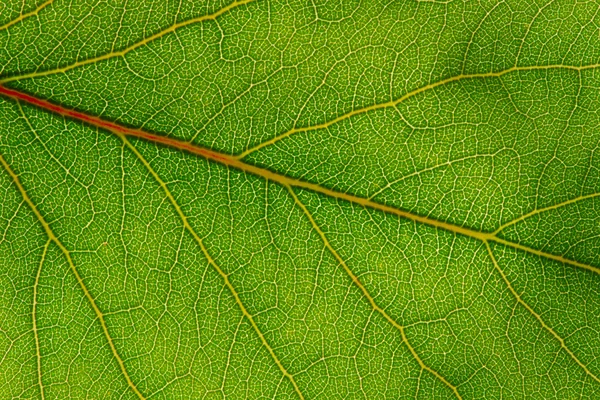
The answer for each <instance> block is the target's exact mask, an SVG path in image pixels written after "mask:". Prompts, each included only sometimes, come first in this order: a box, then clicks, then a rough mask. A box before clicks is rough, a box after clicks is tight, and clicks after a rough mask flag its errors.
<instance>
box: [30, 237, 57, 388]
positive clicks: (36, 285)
mask: <svg viewBox="0 0 600 400" xmlns="http://www.w3.org/2000/svg"><path fill="white" fill-rule="evenodd" d="M50 243H52V240H51V239H48V241H47V242H46V244H45V245H44V251H43V252H42V259H41V260H40V265H39V267H38V269H37V273H36V274H35V283H34V284H33V309H32V312H31V314H32V316H31V319H32V322H33V337H34V339H35V355H36V358H37V375H38V385H39V387H40V397H41V398H42V400H44V399H45V398H46V397H45V395H44V384H43V383H42V352H41V350H40V337H39V331H38V326H37V304H38V302H37V297H38V290H39V286H40V276H41V275H42V266H43V265H44V261H45V260H46V255H47V254H48V248H49V247H50Z"/></svg>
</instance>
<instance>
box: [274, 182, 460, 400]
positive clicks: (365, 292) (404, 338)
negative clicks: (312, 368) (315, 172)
mask: <svg viewBox="0 0 600 400" xmlns="http://www.w3.org/2000/svg"><path fill="white" fill-rule="evenodd" d="M285 187H286V189H287V190H288V192H289V193H290V195H291V196H292V198H293V199H294V202H295V203H296V205H297V206H298V207H300V208H301V209H302V211H303V212H304V214H305V215H306V217H307V218H308V220H309V221H310V224H311V225H312V227H313V229H314V230H315V231H316V232H317V233H318V235H319V236H320V238H321V240H322V241H323V244H324V245H325V247H326V248H327V250H329V252H330V253H331V254H332V255H333V256H334V257H335V259H336V260H337V262H338V263H339V264H340V265H341V266H342V268H343V269H344V271H345V272H346V273H347V274H348V276H349V277H350V279H352V282H353V283H354V284H355V285H356V286H357V287H358V288H359V289H360V290H361V292H362V293H363V295H364V296H365V297H366V298H367V300H368V301H369V303H370V304H371V307H373V309H374V310H375V311H377V312H379V313H380V314H381V315H382V316H383V317H384V318H385V319H386V320H387V321H388V322H389V323H390V324H392V326H394V328H396V329H398V331H400V335H401V337H402V341H403V342H404V344H405V345H406V347H408V350H409V351H410V353H411V354H412V356H413V357H414V358H415V360H417V362H418V363H419V365H420V366H421V369H422V370H423V369H424V370H426V371H427V372H429V373H430V374H432V375H433V376H435V377H436V378H437V379H439V380H440V381H442V382H443V383H444V384H445V385H446V386H447V387H449V388H450V389H451V390H452V392H454V395H455V396H456V397H457V398H458V399H462V397H461V395H460V394H459V393H458V389H457V388H456V386H454V385H453V384H451V383H450V382H448V380H447V379H446V378H444V377H443V376H442V375H441V374H440V373H439V372H437V371H436V370H434V369H432V368H431V367H429V366H428V365H427V364H425V363H424V362H423V360H422V359H421V357H419V355H418V354H417V352H416V351H415V349H414V347H413V346H412V345H411V344H410V342H409V341H408V338H407V336H406V332H405V329H404V326H402V325H400V324H399V323H398V322H396V320H394V319H393V318H392V317H391V316H390V315H389V314H388V313H387V312H386V311H385V310H384V309H383V308H381V307H380V306H379V305H378V304H377V303H376V302H375V299H374V298H373V296H371V294H370V293H369V291H368V290H367V288H366V287H365V286H364V285H363V284H362V282H361V281H360V280H359V279H358V277H357V276H356V275H355V274H354V272H352V270H351V269H350V267H348V265H347V264H346V262H345V261H344V259H343V258H342V257H341V256H340V255H339V254H338V252H337V251H336V250H335V249H334V248H333V246H332V245H331V243H330V242H329V240H328V239H327V236H325V233H324V232H323V231H322V230H321V228H320V227H319V225H318V224H317V222H316V221H315V219H314V218H313V216H312V214H311V213H310V211H309V210H308V208H306V206H305V205H304V203H302V202H301V201H300V199H299V198H298V196H297V195H296V193H295V192H294V190H293V189H292V188H291V186H289V185H285Z"/></svg>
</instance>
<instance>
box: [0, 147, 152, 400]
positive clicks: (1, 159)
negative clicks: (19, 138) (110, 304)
mask: <svg viewBox="0 0 600 400" xmlns="http://www.w3.org/2000/svg"><path fill="white" fill-rule="evenodd" d="M0 164H2V166H3V167H4V169H5V170H6V172H7V173H8V174H9V175H10V177H11V178H12V180H13V183H14V184H15V186H16V187H17V189H18V190H19V192H20V193H21V196H22V197H23V200H25V202H26V203H27V205H29V208H31V211H33V214H34V215H35V217H36V218H37V220H38V221H39V222H40V224H41V225H42V227H43V228H44V231H45V232H46V235H47V236H48V239H49V240H50V241H52V242H54V243H55V244H56V245H57V246H58V248H59V249H60V251H61V252H62V253H63V255H64V256H65V258H66V259H67V263H68V264H69V267H70V268H71V271H72V272H73V275H75V279H76V280H77V283H78V284H79V286H80V287H81V290H82V291H83V293H84V295H85V297H86V298H87V299H88V301H89V303H90V306H91V307H92V309H93V310H94V313H95V314H96V317H97V318H98V320H99V321H100V325H101V327H102V332H103V333H104V336H105V337H106V340H107V341H108V345H109V347H110V350H111V351H112V353H113V356H114V357H115V359H116V360H117V363H118V364H119V368H120V369H121V373H122V374H123V376H124V377H125V380H126V381H127V384H128V385H129V387H130V388H131V390H132V391H133V392H134V393H135V394H136V395H137V396H138V398H140V399H142V400H143V399H145V397H144V396H143V395H142V393H141V392H140V391H139V390H138V388H137V387H136V386H135V384H134V383H133V381H132V380H131V377H130V376H129V373H128V372H127V369H126V368H125V363H124V362H123V359H121V356H120V355H119V352H118V351H117V348H116V346H115V344H114V341H113V339H112V337H111V335H110V333H109V331H108V326H107V325H106V321H105V320H104V314H103V313H102V311H100V308H98V305H97V304H96V301H95V300H94V298H93V297H92V295H91V294H90V292H89V290H88V289H87V287H86V286H85V283H84V282H83V278H82V277H81V275H79V271H77V268H76V267H75V263H74V262H73V259H72V258H71V253H70V252H69V250H67V248H66V247H65V246H64V245H63V243H62V242H61V241H60V240H59V239H58V237H57V236H56V235H55V234H54V232H53V231H52V228H50V225H49V224H48V222H47V221H46V220H45V219H44V217H43V216H42V214H41V213H40V211H39V210H38V209H37V207H36V205H35V203H33V201H32V200H31V198H30V197H29V195H28V194H27V191H26V190H25V188H24V187H23V185H22V184H21V181H20V179H19V176H18V175H17V174H16V173H15V172H14V171H13V170H12V168H11V167H10V165H9V164H8V162H6V160H5V159H4V157H3V156H2V154H0Z"/></svg>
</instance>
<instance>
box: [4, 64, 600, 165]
mask: <svg viewBox="0 0 600 400" xmlns="http://www.w3.org/2000/svg"><path fill="white" fill-rule="evenodd" d="M598 67H600V64H590V65H584V66H580V67H577V66H572V65H564V64H554V65H541V66H539V65H534V66H528V67H516V66H515V67H511V68H508V69H504V70H502V71H498V72H484V73H478V74H460V75H455V76H451V77H449V78H446V79H442V80H440V81H437V82H434V83H430V84H428V85H425V86H421V87H420V88H417V89H414V90H412V91H410V92H408V93H406V94H404V95H403V96H401V97H399V98H397V99H394V100H391V101H387V102H384V103H377V104H372V105H370V106H367V107H363V108H358V109H356V110H352V111H350V112H348V113H346V114H342V115H340V116H338V117H336V118H334V119H331V120H329V121H326V122H323V123H320V124H316V125H310V126H305V127H301V128H296V127H294V128H292V129H290V130H288V131H286V132H284V133H282V134H280V135H277V136H275V137H273V138H271V139H269V140H267V141H264V142H262V143H260V144H258V145H256V146H254V147H252V148H249V149H247V150H245V151H243V152H241V153H240V154H238V155H236V156H235V158H236V159H238V160H241V159H243V158H245V157H247V156H248V155H250V154H251V153H254V152H256V151H258V150H260V149H262V148H264V147H267V146H270V145H272V144H274V143H277V142H279V141H280V140H282V139H285V138H287V137H289V136H291V135H293V134H295V133H300V132H309V131H314V130H318V129H324V128H328V127H329V126H331V125H334V124H337V123H338V122H341V121H344V120H346V119H349V118H351V117H354V116H355V115H359V114H364V113H367V112H369V111H375V110H381V109H384V108H389V107H396V106H397V105H398V104H400V103H402V102H403V101H405V100H407V99H409V98H411V97H414V96H415V95H417V94H419V93H423V92H426V91H428V90H431V89H434V88H436V87H439V86H443V85H446V84H448V83H451V82H457V81H461V80H465V79H476V78H492V77H495V78H499V77H501V76H503V75H506V74H509V73H511V72H517V71H537V70H550V69H567V70H573V71H583V70H586V69H594V68H598ZM0 82H2V81H0Z"/></svg>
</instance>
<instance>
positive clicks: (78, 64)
mask: <svg viewBox="0 0 600 400" xmlns="http://www.w3.org/2000/svg"><path fill="white" fill-rule="evenodd" d="M252 1H254V0H238V1H234V2H233V3H231V4H229V5H228V6H225V7H223V8H221V9H219V10H218V11H215V12H213V13H212V14H207V15H203V16H200V17H196V18H192V19H188V20H186V21H182V22H180V23H177V24H174V25H171V26H170V27H168V28H166V29H164V30H162V31H160V32H157V33H155V34H154V35H151V36H148V37H147V38H145V39H142V40H140V41H139V42H136V43H134V44H133V45H131V46H129V47H127V48H125V49H123V50H119V51H113V52H110V53H106V54H103V55H101V56H98V57H92V58H88V59H87V60H82V61H77V62H75V63H73V64H70V65H67V66H64V67H61V68H55V69H50V70H46V71H34V72H31V73H28V74H22V75H14V76H9V77H6V78H4V79H0V83H5V82H12V81H16V80H21V79H28V78H35V77H40V76H48V75H54V74H57V73H65V72H67V71H70V70H72V69H74V68H77V67H81V66H84V65H88V64H93V63H95V62H99V61H103V60H108V59H111V58H115V57H123V56H125V55H126V54H127V53H129V52H131V51H133V50H135V49H137V48H139V47H142V46H144V45H146V44H148V43H150V42H152V41H154V40H156V39H159V38H161V37H163V36H165V35H167V34H169V33H172V32H174V31H176V30H177V29H179V28H183V27H184V26H188V25H191V24H195V23H197V22H203V21H210V20H215V19H216V18H217V17H219V16H221V15H223V14H225V13H226V12H228V11H230V10H232V9H234V8H236V7H238V6H241V5H243V4H248V3H251V2H252Z"/></svg>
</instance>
